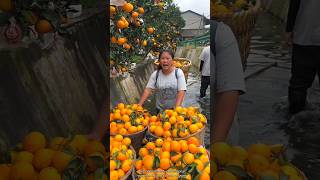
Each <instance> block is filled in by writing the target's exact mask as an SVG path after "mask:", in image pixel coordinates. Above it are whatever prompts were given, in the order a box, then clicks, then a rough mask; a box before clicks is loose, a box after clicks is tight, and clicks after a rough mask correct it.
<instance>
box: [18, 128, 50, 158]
mask: <svg viewBox="0 0 320 180" xmlns="http://www.w3.org/2000/svg"><path fill="white" fill-rule="evenodd" d="M45 146H46V138H45V137H44V135H43V134H42V133H40V132H31V133H29V134H28V135H27V136H26V137H25V138H24V141H23V148H24V150H26V151H29V152H31V153H34V152H36V151H37V150H39V149H42V148H44V147H45Z"/></svg>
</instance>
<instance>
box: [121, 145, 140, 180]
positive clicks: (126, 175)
mask: <svg viewBox="0 0 320 180" xmlns="http://www.w3.org/2000/svg"><path fill="white" fill-rule="evenodd" d="M130 149H131V150H132V151H133V155H134V156H133V161H132V167H131V169H130V170H129V171H128V172H127V173H126V174H125V175H124V176H123V177H122V178H120V180H126V179H128V178H129V176H130V175H131V173H132V172H133V171H134V164H135V162H136V158H137V154H136V151H135V150H134V148H133V147H132V146H130Z"/></svg>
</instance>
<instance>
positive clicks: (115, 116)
mask: <svg viewBox="0 0 320 180" xmlns="http://www.w3.org/2000/svg"><path fill="white" fill-rule="evenodd" d="M113 118H114V119H115V120H121V114H120V113H114V114H113Z"/></svg>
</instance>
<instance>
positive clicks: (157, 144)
mask: <svg viewBox="0 0 320 180" xmlns="http://www.w3.org/2000/svg"><path fill="white" fill-rule="evenodd" d="M162 144H163V140H162V139H160V138H158V139H157V140H156V146H158V147H162Z"/></svg>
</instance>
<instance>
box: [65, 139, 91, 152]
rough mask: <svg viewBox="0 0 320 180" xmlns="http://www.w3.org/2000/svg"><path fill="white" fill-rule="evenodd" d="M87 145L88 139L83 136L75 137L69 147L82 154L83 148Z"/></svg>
mask: <svg viewBox="0 0 320 180" xmlns="http://www.w3.org/2000/svg"><path fill="white" fill-rule="evenodd" d="M87 144H88V138H87V137H86V136H85V135H75V136H74V138H73V139H72V141H71V142H70V144H69V146H70V147H71V148H72V149H73V150H75V151H76V152H77V154H83V151H84V147H85V146H86V145H87Z"/></svg>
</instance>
